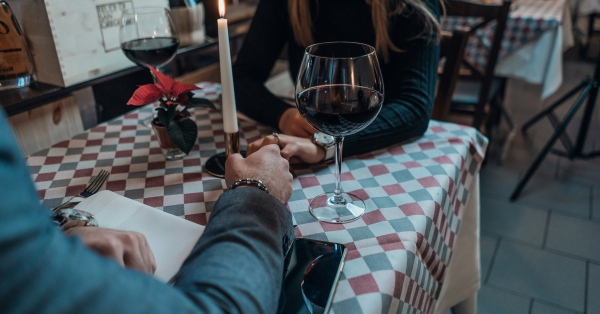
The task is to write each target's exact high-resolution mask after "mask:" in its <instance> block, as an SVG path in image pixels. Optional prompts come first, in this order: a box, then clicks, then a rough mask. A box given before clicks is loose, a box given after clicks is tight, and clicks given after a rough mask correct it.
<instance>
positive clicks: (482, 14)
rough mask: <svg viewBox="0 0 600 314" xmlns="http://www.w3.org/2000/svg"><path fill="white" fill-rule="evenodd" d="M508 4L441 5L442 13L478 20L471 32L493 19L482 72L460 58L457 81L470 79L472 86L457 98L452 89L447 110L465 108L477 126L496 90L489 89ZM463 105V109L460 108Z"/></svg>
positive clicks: (506, 2)
mask: <svg viewBox="0 0 600 314" xmlns="http://www.w3.org/2000/svg"><path fill="white" fill-rule="evenodd" d="M510 4H511V2H510V1H506V0H505V1H503V2H502V4H501V5H487V4H477V3H470V2H465V1H455V0H450V1H447V2H446V4H445V9H446V14H447V15H448V16H460V17H474V18H478V19H481V22H479V23H477V24H476V25H474V26H472V27H471V29H470V31H471V32H475V31H476V30H477V29H480V28H482V27H484V26H486V25H488V24H489V23H490V22H492V21H495V22H496V27H495V32H494V37H493V41H492V45H491V48H490V50H489V55H488V59H487V63H486V65H485V69H484V71H483V72H482V71H480V70H478V69H477V68H475V67H473V66H471V65H470V64H468V63H466V62H464V61H463V62H461V63H462V68H461V69H460V70H459V84H460V82H461V81H471V82H472V85H470V86H469V88H467V89H466V90H465V91H464V92H465V93H466V94H467V96H468V97H463V99H458V97H457V95H456V91H457V89H455V94H454V95H453V100H452V106H451V110H452V109H459V108H458V107H459V106H460V107H462V109H463V110H460V109H459V111H460V112H465V111H466V112H471V113H473V115H474V119H473V123H472V125H473V127H475V128H478V129H479V128H480V127H481V125H482V123H483V120H484V116H485V109H486V105H487V104H488V103H490V100H491V99H492V98H493V97H494V96H495V95H494V94H495V92H497V91H499V89H496V90H494V91H493V90H492V87H493V84H494V83H495V82H494V80H495V76H494V69H495V68H496V63H497V61H498V54H499V52H500V43H501V42H502V38H503V34H504V30H505V28H506V21H507V19H508V13H509V9H510ZM496 83H497V82H496ZM458 87H460V86H458ZM498 87H501V86H498ZM493 92H494V93H493ZM465 108H466V109H467V110H464V109H465Z"/></svg>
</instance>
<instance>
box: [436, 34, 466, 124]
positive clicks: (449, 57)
mask: <svg viewBox="0 0 600 314" xmlns="http://www.w3.org/2000/svg"><path fill="white" fill-rule="evenodd" d="M470 34H471V31H470V30H469V29H465V28H460V29H455V30H453V31H452V32H447V31H442V39H441V42H440V60H441V59H445V60H444V66H443V71H442V72H441V73H440V74H439V77H438V86H437V92H436V95H435V100H434V103H433V112H432V114H431V118H432V119H435V120H442V121H443V120H446V119H447V118H448V114H449V113H450V105H451V104H452V94H454V89H455V88H456V83H457V81H458V75H459V71H460V67H461V64H462V59H463V58H462V56H463V54H464V52H465V47H466V45H467V39H468V38H469V35H470Z"/></svg>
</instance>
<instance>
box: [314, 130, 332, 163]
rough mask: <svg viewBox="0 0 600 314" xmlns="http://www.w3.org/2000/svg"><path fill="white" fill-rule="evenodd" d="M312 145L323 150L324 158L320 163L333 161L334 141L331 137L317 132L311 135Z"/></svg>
mask: <svg viewBox="0 0 600 314" xmlns="http://www.w3.org/2000/svg"><path fill="white" fill-rule="evenodd" d="M313 143H315V145H317V146H319V147H322V148H323V149H324V150H325V158H323V160H321V161H328V160H331V159H333V156H334V155H335V139H334V138H333V136H331V135H327V134H325V133H321V132H317V133H315V134H314V135H313Z"/></svg>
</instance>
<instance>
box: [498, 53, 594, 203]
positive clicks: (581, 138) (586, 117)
mask: <svg viewBox="0 0 600 314" xmlns="http://www.w3.org/2000/svg"><path fill="white" fill-rule="evenodd" d="M599 83H600V57H599V58H598V59H597V60H596V69H595V70H594V77H593V78H586V79H584V80H583V81H582V82H581V83H580V84H579V85H578V86H577V87H575V88H574V89H572V90H571V91H569V92H568V93H567V94H565V95H564V96H563V97H562V98H560V99H559V100H558V101H556V102H555V103H553V104H552V105H551V106H550V107H548V109H545V110H544V111H542V112H540V113H539V114H538V115H536V116H535V117H533V118H532V119H531V120H529V121H527V123H525V125H523V128H522V130H523V133H525V132H527V129H528V128H529V127H531V126H532V125H534V124H535V123H536V122H538V121H539V120H540V119H542V118H543V117H545V116H547V117H548V119H549V120H550V123H552V126H553V127H554V133H553V134H552V137H551V138H550V140H549V141H548V142H547V143H546V145H545V146H544V148H543V149H542V151H541V152H540V154H539V155H538V156H537V157H536V159H535V160H534V161H533V164H532V165H531V166H530V167H529V169H528V170H527V173H525V176H524V177H523V178H522V179H521V181H519V183H518V184H517V187H516V188H515V190H514V191H513V193H512V195H511V196H510V200H511V201H514V200H515V199H517V197H519V194H521V191H522V190H523V188H524V187H525V185H526V184H527V182H528V181H529V179H531V176H533V174H534V173H535V171H536V170H537V169H538V167H539V166H540V164H541V163H542V161H543V160H544V158H546V155H548V153H549V152H552V153H554V154H557V155H560V156H563V157H567V158H569V159H570V160H573V159H590V158H594V157H598V156H600V151H595V152H590V153H584V152H583V146H584V144H585V138H586V137H587V134H588V131H589V128H590V121H591V119H592V114H593V112H594V105H595V104H596V97H597V96H598V84H599ZM580 90H583V91H582V92H581V94H579V97H577V100H576V101H575V103H574V104H573V106H572V107H571V109H569V112H567V114H566V115H565V117H564V118H563V119H562V121H559V120H558V118H557V117H556V115H555V114H554V109H556V108H557V107H559V106H560V105H562V104H563V103H565V102H566V100H567V99H569V98H570V97H571V96H573V95H575V94H577V92H579V91H580ZM586 97H587V104H586V106H585V112H584V114H583V119H582V121H581V126H580V128H579V133H578V135H577V141H576V143H575V145H574V146H573V142H572V141H571V139H570V138H569V136H568V134H567V133H566V132H565V131H566V129H567V126H568V125H569V122H571V120H572V119H573V117H574V116H575V113H576V112H577V110H579V108H580V107H581V105H582V104H583V102H584V101H585V99H586ZM559 138H560V140H561V142H562V144H563V146H564V147H565V150H566V151H560V150H554V149H552V146H554V143H556V141H557V140H558V139H559Z"/></svg>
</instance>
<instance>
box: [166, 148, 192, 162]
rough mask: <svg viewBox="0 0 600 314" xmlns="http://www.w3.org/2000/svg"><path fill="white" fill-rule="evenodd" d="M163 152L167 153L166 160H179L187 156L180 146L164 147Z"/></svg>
mask: <svg viewBox="0 0 600 314" xmlns="http://www.w3.org/2000/svg"><path fill="white" fill-rule="evenodd" d="M162 151H163V154H165V159H166V160H179V159H182V158H183V157H185V156H187V155H186V154H185V153H184V152H183V151H182V150H181V149H179V148H175V149H165V148H163V149H162Z"/></svg>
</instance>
